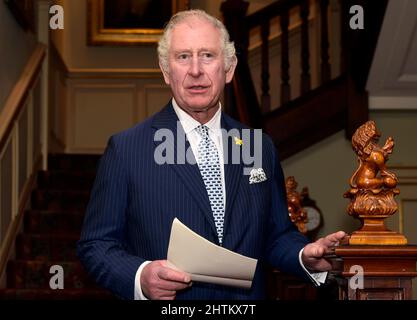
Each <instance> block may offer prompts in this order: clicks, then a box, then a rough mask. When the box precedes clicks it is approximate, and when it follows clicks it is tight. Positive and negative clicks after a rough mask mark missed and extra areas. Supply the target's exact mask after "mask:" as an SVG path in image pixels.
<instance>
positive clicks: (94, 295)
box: [0, 287, 115, 300]
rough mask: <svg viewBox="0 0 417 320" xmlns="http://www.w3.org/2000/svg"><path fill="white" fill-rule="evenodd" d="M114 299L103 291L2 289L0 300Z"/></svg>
mask: <svg viewBox="0 0 417 320" xmlns="http://www.w3.org/2000/svg"><path fill="white" fill-rule="evenodd" d="M112 299H115V297H114V296H113V295H112V294H111V293H110V292H109V291H107V290H104V289H65V287H64V289H62V290H52V289H4V290H0V300H112Z"/></svg>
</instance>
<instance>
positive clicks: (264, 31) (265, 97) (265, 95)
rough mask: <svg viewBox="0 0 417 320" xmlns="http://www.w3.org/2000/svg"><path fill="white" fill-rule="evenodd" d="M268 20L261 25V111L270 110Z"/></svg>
mask: <svg viewBox="0 0 417 320" xmlns="http://www.w3.org/2000/svg"><path fill="white" fill-rule="evenodd" d="M269 28H270V24H269V20H266V21H264V22H263V23H262V25H261V38H262V58H261V60H262V61H261V63H262V72H261V80H262V98H261V104H262V112H263V113H265V112H268V111H270V110H271V96H270V95H269Z"/></svg>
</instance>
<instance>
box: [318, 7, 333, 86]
mask: <svg viewBox="0 0 417 320" xmlns="http://www.w3.org/2000/svg"><path fill="white" fill-rule="evenodd" d="M328 7H329V0H321V1H320V16H321V83H325V82H327V81H329V80H330V72H331V70H330V63H329V28H328V21H327V20H328V17H327V9H328Z"/></svg>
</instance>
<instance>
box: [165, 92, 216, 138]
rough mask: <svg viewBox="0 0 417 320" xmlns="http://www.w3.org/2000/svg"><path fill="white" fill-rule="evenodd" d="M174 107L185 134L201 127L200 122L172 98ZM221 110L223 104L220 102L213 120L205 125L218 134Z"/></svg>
mask: <svg viewBox="0 0 417 320" xmlns="http://www.w3.org/2000/svg"><path fill="white" fill-rule="evenodd" d="M172 106H173V107H174V111H175V113H176V114H177V117H178V119H179V120H180V122H181V125H182V127H183V129H184V132H185V134H188V133H190V132H191V131H193V130H194V129H195V128H197V127H198V126H199V125H201V123H200V122H198V121H197V120H195V119H194V118H193V117H191V116H190V115H189V114H188V113H186V112H185V111H184V110H182V109H181V108H180V107H179V106H178V104H177V102H176V101H175V99H174V98H172ZM221 109H222V106H221V103H220V102H219V109H218V110H217V112H216V113H215V114H214V116H213V118H211V119H210V121H209V122H207V123H205V125H206V126H207V127H208V128H209V130H211V131H212V132H214V133H217V132H219V130H220V119H221Z"/></svg>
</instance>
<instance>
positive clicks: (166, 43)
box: [158, 9, 236, 72]
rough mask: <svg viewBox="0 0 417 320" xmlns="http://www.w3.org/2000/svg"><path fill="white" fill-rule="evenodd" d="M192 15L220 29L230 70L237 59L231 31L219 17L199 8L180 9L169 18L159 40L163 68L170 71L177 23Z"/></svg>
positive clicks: (225, 62) (223, 48)
mask: <svg viewBox="0 0 417 320" xmlns="http://www.w3.org/2000/svg"><path fill="white" fill-rule="evenodd" d="M192 17H196V18H200V19H205V20H206V21H208V22H210V23H211V24H212V25H213V26H214V27H215V28H217V29H218V30H219V31H220V45H221V49H222V51H223V56H224V66H225V69H226V70H229V68H230V66H231V65H232V63H233V61H234V60H235V59H236V49H235V45H234V43H233V42H232V41H230V36H229V33H228V32H227V29H226V27H225V26H224V24H223V23H222V22H221V21H220V20H219V19H217V18H215V17H213V16H211V15H209V14H207V13H206V12H205V11H203V10H199V9H192V10H186V11H180V12H178V13H176V14H175V15H173V16H172V17H171V19H170V20H169V22H168V24H167V25H166V27H165V29H164V33H163V35H162V38H161V39H160V40H159V43H158V58H159V63H160V64H161V67H162V69H163V70H164V71H165V72H169V65H168V56H169V50H170V45H171V43H170V42H171V32H172V30H173V29H174V27H175V26H176V25H178V24H180V23H181V22H184V21H185V20H187V19H189V18H192Z"/></svg>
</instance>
